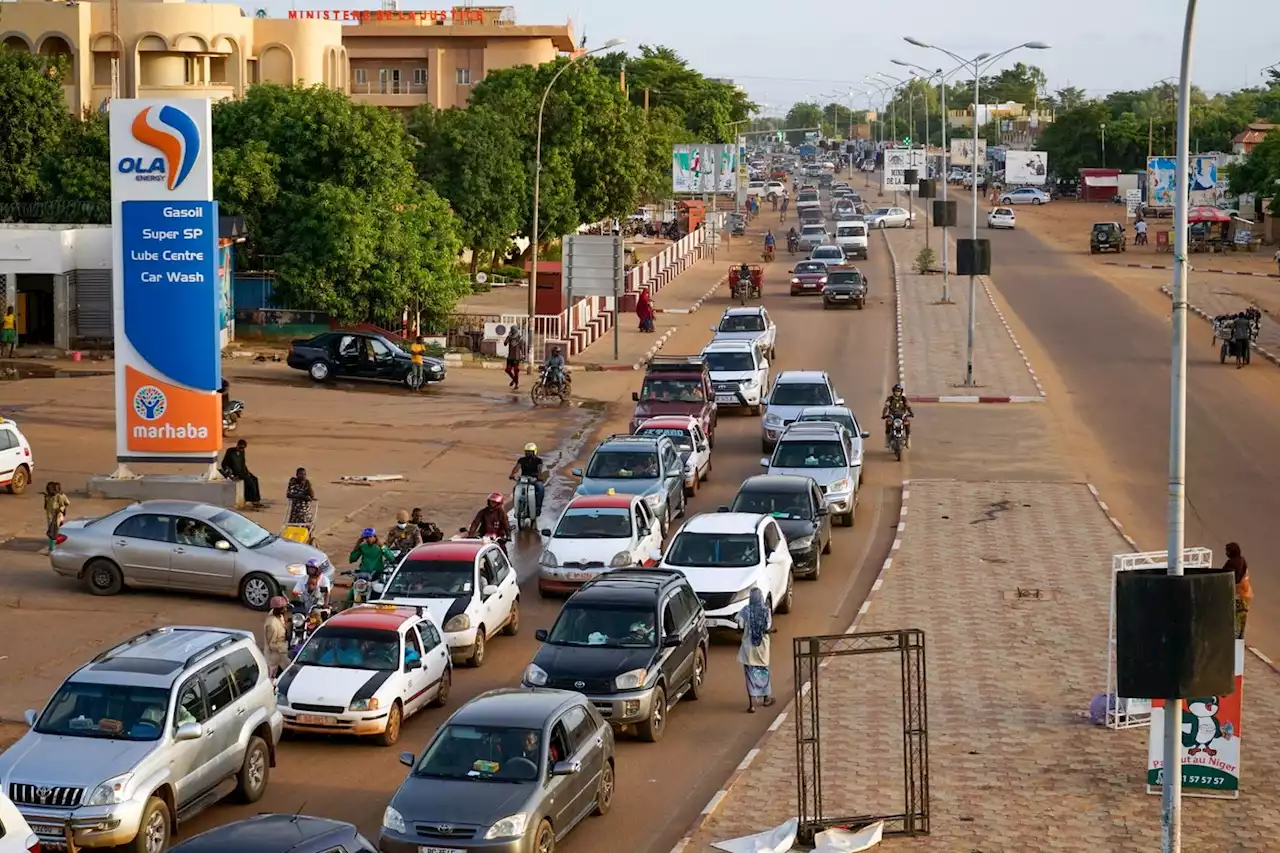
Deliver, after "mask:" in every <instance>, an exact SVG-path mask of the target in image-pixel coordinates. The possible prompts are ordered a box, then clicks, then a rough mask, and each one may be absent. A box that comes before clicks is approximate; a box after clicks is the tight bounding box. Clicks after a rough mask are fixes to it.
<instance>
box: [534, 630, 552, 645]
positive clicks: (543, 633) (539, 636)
mask: <svg viewBox="0 0 1280 853" xmlns="http://www.w3.org/2000/svg"><path fill="white" fill-rule="evenodd" d="M548 636H549V635H548V634H547V629H546V628H539V629H538V630H536V631H534V632H533V638H534V639H535V640H537V641H538V642H539V643H545V642H546V641H547V637H548Z"/></svg>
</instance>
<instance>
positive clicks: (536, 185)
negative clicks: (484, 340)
mask: <svg viewBox="0 0 1280 853" xmlns="http://www.w3.org/2000/svg"><path fill="white" fill-rule="evenodd" d="M622 43H623V40H622V39H609V40H608V41H607V42H605V43H604V44H602V45H600V46H599V47H597V48H595V49H593V50H587V51H583V52H582V53H579V54H578V55H577V56H575V57H573V58H572V59H570V60H569V61H568V62H566V63H565V64H564V65H561V66H560V68H559V70H557V71H556V73H555V74H554V75H552V77H551V82H549V83H547V88H546V89H544V90H543V92H542V101H541V102H540V103H539V104H538V141H537V143H536V144H535V145H534V149H533V227H532V228H531V229H530V230H531V231H532V233H531V234H530V235H529V244H530V245H529V250H530V252H532V253H533V254H532V257H531V258H530V260H529V320H528V322H529V325H528V327H527V328H526V330H525V331H526V333H527V335H528V338H529V340H528V342H527V345H528V348H529V373H531V374H532V373H533V363H534V362H533V323H534V320H533V318H534V316H535V312H536V311H537V298H538V239H539V237H540V235H539V233H538V207H539V205H538V202H539V200H540V199H539V196H540V193H541V189H542V116H543V113H544V112H545V111H546V109H547V96H549V95H550V94H551V90H552V88H554V87H555V85H556V81H557V80H559V79H560V75H561V74H564V72H566V71H568V70H569V69H570V68H572V67H573V66H574V65H576V64H577V63H578V62H579V61H580V60H582V59H584V58H586V57H588V56H590V55H591V54H593V53H600V52H601V51H604V50H611V49H613V48H615V47H618V46H619V45H621V44H622ZM569 307H571V308H572V307H573V306H569ZM617 310H618V306H616V305H615V306H614V311H615V312H616V311H617Z"/></svg>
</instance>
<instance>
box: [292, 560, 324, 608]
mask: <svg viewBox="0 0 1280 853" xmlns="http://www.w3.org/2000/svg"><path fill="white" fill-rule="evenodd" d="M332 591H333V584H332V583H330V582H329V579H328V578H327V577H325V576H324V572H322V571H321V570H320V562H319V561H318V560H315V559H311V560H307V574H306V576H305V577H300V578H298V582H297V583H296V584H294V585H293V597H294V598H295V599H296V600H298V601H301V602H302V604H303V608H304V610H305V611H307V612H309V611H310V610H311V608H313V607H317V606H323V605H325V604H328V603H329V595H330V593H331V592H332Z"/></svg>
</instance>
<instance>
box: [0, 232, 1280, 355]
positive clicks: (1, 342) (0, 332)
mask: <svg viewBox="0 0 1280 853" xmlns="http://www.w3.org/2000/svg"><path fill="white" fill-rule="evenodd" d="M1277 254H1280V252H1278V253H1277ZM17 348H18V318H17V316H16V315H15V314H14V313H13V306H12V305H10V306H9V307H8V308H6V309H4V319H3V320H0V358H13V351H14V350H15V349H17ZM5 350H8V354H7V355H6V354H5Z"/></svg>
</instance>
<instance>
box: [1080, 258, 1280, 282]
mask: <svg viewBox="0 0 1280 853" xmlns="http://www.w3.org/2000/svg"><path fill="white" fill-rule="evenodd" d="M1103 263H1104V264H1106V265H1107V266H1109V267H1125V268H1127V269H1131V270H1172V269H1173V267H1166V266H1161V265H1159V264H1122V263H1120V262H1119V261H1103ZM1194 269H1195V271H1196V272H1211V273H1214V274H1216V275H1243V276H1250V277H1252V278H1280V275H1276V274H1275V273H1273V272H1244V271H1241V270H1215V269H1201V268H1200V267H1195V268H1194Z"/></svg>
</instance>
